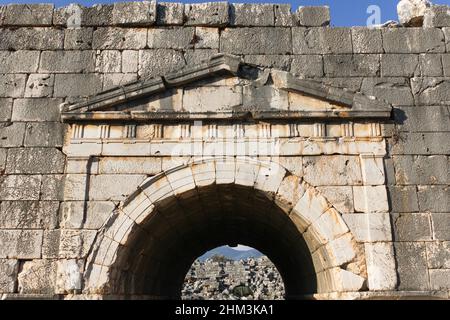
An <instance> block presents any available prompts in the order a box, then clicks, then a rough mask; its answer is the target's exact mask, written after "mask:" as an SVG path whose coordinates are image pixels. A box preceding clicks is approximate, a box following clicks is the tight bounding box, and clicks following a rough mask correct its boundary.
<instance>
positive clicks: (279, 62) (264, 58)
mask: <svg viewBox="0 0 450 320" xmlns="http://www.w3.org/2000/svg"><path fill="white" fill-rule="evenodd" d="M244 62H245V63H248V64H252V65H257V66H261V67H266V68H275V69H280V70H285V71H288V70H289V68H290V65H291V57H290V56H287V55H274V54H269V55H263V54H249V55H245V56H244ZM299 68H300V67H299Z"/></svg>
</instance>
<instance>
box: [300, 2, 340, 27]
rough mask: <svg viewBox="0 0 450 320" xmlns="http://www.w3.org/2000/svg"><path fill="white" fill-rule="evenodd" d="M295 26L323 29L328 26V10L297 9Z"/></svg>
mask: <svg viewBox="0 0 450 320" xmlns="http://www.w3.org/2000/svg"><path fill="white" fill-rule="evenodd" d="M295 16H296V22H297V23H296V24H297V25H299V26H304V27H325V26H328V25H329V24H330V20H331V18H330V8H329V7H327V6H321V7H299V8H298V10H297V12H296V14H295Z"/></svg>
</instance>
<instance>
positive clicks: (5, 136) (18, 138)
mask: <svg viewBox="0 0 450 320" xmlns="http://www.w3.org/2000/svg"><path fill="white" fill-rule="evenodd" d="M24 131H25V123H2V124H0V138H1V139H0V147H20V146H22V144H23V138H24V133H25V132H24Z"/></svg>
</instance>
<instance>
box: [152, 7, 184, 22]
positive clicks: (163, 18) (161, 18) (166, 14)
mask: <svg viewBox="0 0 450 320" xmlns="http://www.w3.org/2000/svg"><path fill="white" fill-rule="evenodd" d="M156 5H157V15H156V23H157V24H158V25H182V24H183V23H184V4H183V3H172V2H158V3H157V4H156Z"/></svg>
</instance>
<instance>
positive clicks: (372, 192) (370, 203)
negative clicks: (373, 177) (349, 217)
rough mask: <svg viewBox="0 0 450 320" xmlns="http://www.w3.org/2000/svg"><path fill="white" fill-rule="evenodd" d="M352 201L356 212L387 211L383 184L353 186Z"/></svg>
mask: <svg viewBox="0 0 450 320" xmlns="http://www.w3.org/2000/svg"><path fill="white" fill-rule="evenodd" d="M353 201H354V203H355V211H356V212H367V213H370V212H387V211H389V204H388V200H387V195H386V187H385V186H375V187H374V186H354V187H353Z"/></svg>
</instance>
